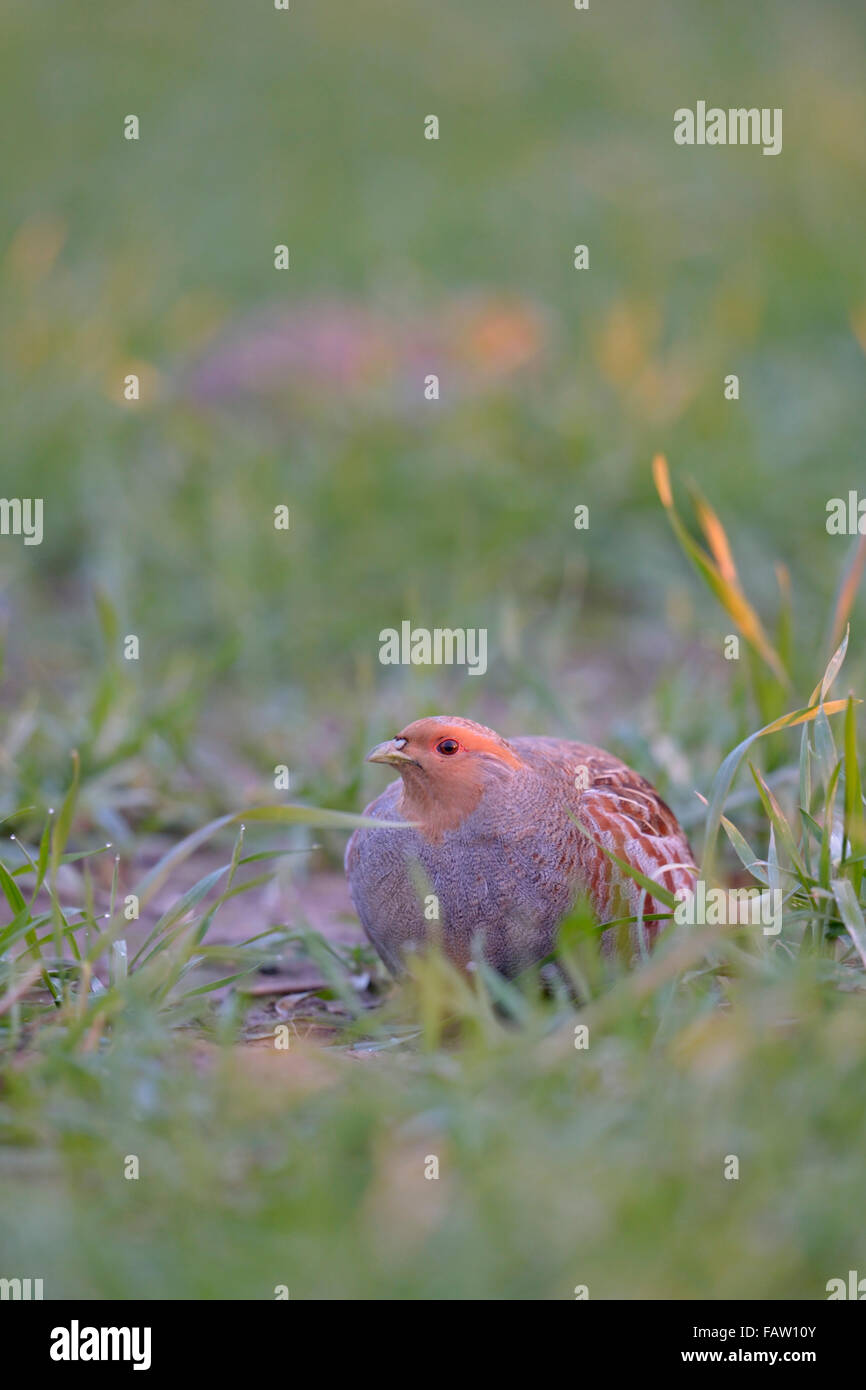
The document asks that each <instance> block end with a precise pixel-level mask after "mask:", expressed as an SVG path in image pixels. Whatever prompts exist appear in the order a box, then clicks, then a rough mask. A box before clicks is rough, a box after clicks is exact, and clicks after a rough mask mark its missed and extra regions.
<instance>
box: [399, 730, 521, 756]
mask: <svg viewBox="0 0 866 1390" xmlns="http://www.w3.org/2000/svg"><path fill="white" fill-rule="evenodd" d="M399 737H400V738H404V739H405V740H406V746H407V748H408V749H409V751H411V750H412V749H413V748H415V749H417V750H418V751H419V752H421V753H428V754H429V753H435V752H436V745H437V744H439V743H441V742H442V741H443V740H444V739H454V741H455V742H456V743H458V744H459V745H460V748H461V749H465V750H466V752H467V753H487V754H489V755H490V757H493V758H498V759H499V760H500V762H503V763H506V764H507V765H508V766H509V767H514V768H518V767H522V766H523V764H522V762H521V761H520V759H519V758H518V756H517V754H516V753H515V752H514V750H513V749H512V748H509V746H508V744H507V743H506V742H505V741H504V739H501V738H500V737H499V735H498V734H495V733H494V732H493V730H492V729H487V728H485V727H484V725H483V724H474V723H473V722H472V720H470V719H467V720H458V719H454V720H453V721H451V720H449V721H447V722H446V721H444V720H443V721H441V722H440V721H439V720H438V719H417V720H416V721H415V723H414V724H409V725H407V727H406V728H405V729H404V730H403V731H402V733H401V734H400V735H399ZM455 761H456V759H455Z"/></svg>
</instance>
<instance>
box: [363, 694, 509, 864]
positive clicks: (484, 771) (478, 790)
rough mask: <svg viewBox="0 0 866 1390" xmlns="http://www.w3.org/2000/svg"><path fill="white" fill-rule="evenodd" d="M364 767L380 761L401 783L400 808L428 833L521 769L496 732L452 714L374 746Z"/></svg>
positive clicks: (453, 821)
mask: <svg viewBox="0 0 866 1390" xmlns="http://www.w3.org/2000/svg"><path fill="white" fill-rule="evenodd" d="M367 762H368V763H386V764H387V765H388V766H389V767H393V768H395V769H396V770H397V771H398V772H399V773H400V776H401V777H402V779H403V796H402V800H401V809H402V811H403V813H404V814H405V815H406V816H407V818H408V819H411V820H413V821H415V822H417V823H418V824H419V825H420V827H421V829H422V830H423V831H425V832H426V833H428V834H432V835H434V836H438V835H439V834H441V832H442V831H443V830H453V829H454V828H455V827H456V826H457V825H459V824H460V822H461V821H462V820H463V819H464V818H465V817H466V816H467V815H469V813H470V812H471V811H474V809H475V807H476V806H477V805H478V803H479V801H480V800H481V798H482V796H483V795H484V792H485V790H486V789H487V788H488V787H489V786H490V785H492V784H496V783H499V782H501V781H503V780H504V779H506V778H507V777H509V776H510V775H513V774H514V772H516V771H518V770H519V769H520V768H522V767H523V763H522V762H521V760H520V758H519V757H518V756H517V753H516V752H515V751H514V749H513V748H512V747H511V745H510V744H509V743H508V742H506V740H505V739H504V738H500V736H499V734H497V733H494V732H493V730H492V729H487V728H485V727H484V725H483V724H476V723H474V721H473V720H471V719H461V718H460V717H459V716H458V715H444V714H437V715H433V716H431V717H430V718H429V719H416V720H415V722H414V723H413V724H407V725H406V727H405V729H403V731H402V733H399V734H398V735H397V736H396V738H391V739H388V740H387V741H386V742H385V743H379V744H377V745H376V747H375V748H373V749H372V750H371V752H369V753H368V754H367Z"/></svg>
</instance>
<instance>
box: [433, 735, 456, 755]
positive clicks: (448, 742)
mask: <svg viewBox="0 0 866 1390" xmlns="http://www.w3.org/2000/svg"><path fill="white" fill-rule="evenodd" d="M459 747H460V744H459V743H458V742H457V740H456V738H443V739H440V740H439V742H438V743H437V744H436V752H437V753H445V754H446V755H448V756H450V754H452V753H456V752H457V749H458V748H459Z"/></svg>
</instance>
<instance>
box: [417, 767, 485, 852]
mask: <svg viewBox="0 0 866 1390" xmlns="http://www.w3.org/2000/svg"><path fill="white" fill-rule="evenodd" d="M483 795H484V782H483V779H482V778H481V777H480V776H472V775H466V776H462V777H455V776H451V777H448V778H447V780H446V779H444V778H443V779H442V780H441V781H434V780H433V779H432V778H431V777H430V776H429V775H428V774H426V773H424V772H421V771H420V769H415V768H411V767H408V768H406V769H405V771H404V772H403V791H402V793H401V796H400V803H399V809H400V814H401V815H402V816H405V818H406V820H409V821H412V822H413V823H414V824H416V825H417V826H418V829H419V830H420V832H421V834H422V835H423V836H424V837H425V838H426V839H428V840H432V841H434V842H436V841H439V840H441V838H442V836H443V834H444V833H445V831H446V830H456V829H457V828H458V826H460V825H462V824H463V821H464V820H465V819H466V817H467V816H469V815H471V814H472V812H473V811H474V810H475V808H476V807H477V806H478V803H479V802H480V800H481V798H482V796H483Z"/></svg>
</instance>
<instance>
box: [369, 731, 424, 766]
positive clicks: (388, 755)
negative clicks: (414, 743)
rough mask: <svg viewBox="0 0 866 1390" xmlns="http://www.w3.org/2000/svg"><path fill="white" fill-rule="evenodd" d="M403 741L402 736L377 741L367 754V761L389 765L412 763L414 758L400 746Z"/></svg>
mask: <svg viewBox="0 0 866 1390" xmlns="http://www.w3.org/2000/svg"><path fill="white" fill-rule="evenodd" d="M403 743H405V739H402V738H389V739H387V740H386V741H385V742H384V743H377V744H376V747H375V748H371V749H370V752H369V753H368V754H367V762H368V763H390V765H391V767H405V766H406V764H407V763H414V761H415V759H414V758H410V757H409V754H408V753H404V752H403V749H402V747H401V746H400V745H402V744H403Z"/></svg>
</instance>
